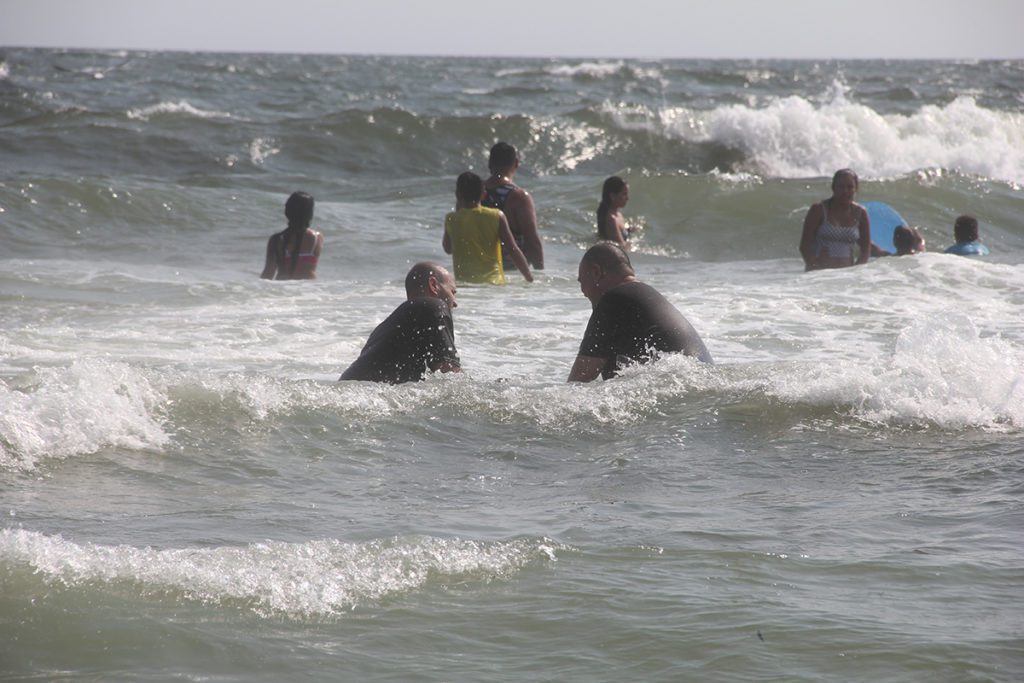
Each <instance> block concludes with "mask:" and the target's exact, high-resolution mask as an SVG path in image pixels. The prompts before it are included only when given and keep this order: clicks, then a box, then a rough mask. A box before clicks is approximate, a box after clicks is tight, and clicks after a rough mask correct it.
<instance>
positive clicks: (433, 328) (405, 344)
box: [339, 261, 461, 384]
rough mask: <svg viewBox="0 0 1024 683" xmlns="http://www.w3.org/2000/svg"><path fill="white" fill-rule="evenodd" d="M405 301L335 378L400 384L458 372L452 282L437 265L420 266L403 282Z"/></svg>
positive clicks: (449, 275) (423, 263) (411, 270)
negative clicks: (428, 374) (436, 373)
mask: <svg viewBox="0 0 1024 683" xmlns="http://www.w3.org/2000/svg"><path fill="white" fill-rule="evenodd" d="M405 295H406V297H407V301H406V302H405V303H403V304H402V305H400V306H399V307H398V308H396V309H395V310H394V312H393V313H392V314H391V315H389V316H388V317H387V319H385V320H384V322H382V323H381V324H379V325H377V327H376V329H374V331H373V332H371V333H370V338H369V339H368V340H367V341H366V345H365V346H363V350H362V352H360V354H359V358H357V359H356V360H355V362H354V363H352V365H350V366H349V367H348V369H347V370H345V372H344V373H343V374H342V375H341V377H340V378H339V379H346V380H348V379H353V380H363V381H366V382H386V383H388V384H401V383H403V382H418V381H420V380H421V379H423V378H424V376H426V374H427V373H428V372H436V371H438V370H440V371H441V372H459V371H460V370H461V367H460V363H459V354H458V352H457V351H456V350H455V328H454V325H453V323H452V311H451V309H453V308H455V307H456V305H457V304H456V303H455V280H454V279H453V278H452V274H451V273H449V272H448V270H447V269H446V268H445V267H444V266H442V265H440V264H437V263H431V262H429V261H421V262H420V263H417V264H416V265H414V266H413V267H412V268H411V269H410V270H409V273H408V275H406V277H405Z"/></svg>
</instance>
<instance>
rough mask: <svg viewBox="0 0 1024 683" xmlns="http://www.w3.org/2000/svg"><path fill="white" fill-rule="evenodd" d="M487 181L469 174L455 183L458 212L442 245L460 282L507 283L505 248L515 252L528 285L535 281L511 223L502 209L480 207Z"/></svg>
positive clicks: (447, 219) (447, 226)
mask: <svg viewBox="0 0 1024 683" xmlns="http://www.w3.org/2000/svg"><path fill="white" fill-rule="evenodd" d="M483 192H484V181H483V180H481V179H480V176H478V175H477V174H476V173H472V172H470V171H466V172H465V173H463V174H462V175H460V176H459V178H458V180H457V181H456V183H455V211H452V212H451V213H449V214H448V215H447V216H445V219H444V238H443V239H442V240H441V245H442V246H443V247H444V251H445V253H446V254H451V255H452V265H453V267H454V270H455V279H456V280H458V281H460V282H489V283H491V284H494V285H503V284H505V269H504V268H503V267H502V245H504V246H505V249H508V250H509V251H511V252H512V255H511V256H512V262H513V263H515V264H516V268H518V269H519V272H520V273H522V274H523V277H524V278H526V281H527V282H533V275H532V274H531V273H530V266H529V265H528V264H527V263H526V257H525V256H523V252H522V251H520V249H519V247H518V246H517V245H516V242H515V240H514V239H512V232H511V231H510V230H509V227H508V220H506V218H505V214H503V213H502V212H501V211H499V210H498V209H491V208H488V207H485V206H480V198H481V197H482V196H483Z"/></svg>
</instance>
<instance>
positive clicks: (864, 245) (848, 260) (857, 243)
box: [800, 168, 871, 270]
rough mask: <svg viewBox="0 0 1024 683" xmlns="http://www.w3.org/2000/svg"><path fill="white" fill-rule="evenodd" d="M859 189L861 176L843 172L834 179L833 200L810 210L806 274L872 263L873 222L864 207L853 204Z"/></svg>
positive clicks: (804, 245) (804, 243) (804, 239)
mask: <svg viewBox="0 0 1024 683" xmlns="http://www.w3.org/2000/svg"><path fill="white" fill-rule="evenodd" d="M857 186H858V182H857V174H856V173H854V172H853V171H851V170H850V169H848V168H844V169H840V170H838V171H836V173H835V175H834V176H832V196H831V197H829V198H828V199H826V200H824V201H822V202H819V203H817V204H813V205H812V206H811V208H810V209H808V211H807V217H806V218H804V230H803V234H802V235H801V236H800V255H801V256H803V258H804V267H805V270H819V269H821V268H845V267H846V266H852V265H854V264H855V263H857V264H861V263H867V262H868V257H869V256H871V221H870V219H869V218H868V212H867V211H866V210H865V209H864V207H863V206H861V205H860V204H858V203H856V202H855V201H853V198H854V196H855V195H856V194H857ZM855 254H856V258H854V256H855Z"/></svg>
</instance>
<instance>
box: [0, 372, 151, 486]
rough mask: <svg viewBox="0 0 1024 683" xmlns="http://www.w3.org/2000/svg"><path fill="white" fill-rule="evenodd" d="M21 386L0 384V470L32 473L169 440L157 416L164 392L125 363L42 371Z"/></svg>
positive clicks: (143, 374) (26, 379)
mask: <svg viewBox="0 0 1024 683" xmlns="http://www.w3.org/2000/svg"><path fill="white" fill-rule="evenodd" d="M19 385H20V386H18V387H17V388H15V387H12V386H9V385H8V384H4V383H0V469H9V470H22V471H31V470H34V469H36V468H37V467H38V466H39V465H40V464H41V463H42V462H43V461H45V460H47V459H49V458H57V459H60V458H67V457H72V456H76V455H86V454H89V453H95V452H97V451H99V450H100V449H101V448H104V447H110V446H114V447H123V448H133V449H140V448H159V447H161V446H163V445H164V444H165V443H167V441H168V440H169V438H170V437H169V436H168V435H167V434H166V433H165V432H164V429H163V426H162V419H161V417H160V407H161V405H162V404H163V403H164V401H165V396H164V393H163V391H162V390H161V389H160V388H159V387H158V386H157V385H156V384H155V383H154V382H153V381H151V380H150V379H149V378H148V377H147V376H146V374H145V373H143V372H141V371H139V370H137V369H134V368H132V367H131V366H129V365H127V364H124V363H116V362H109V361H103V360H81V361H76V362H74V363H72V364H71V365H70V366H69V367H66V368H39V369H37V370H35V371H34V373H33V374H32V376H30V377H27V378H20V379H19Z"/></svg>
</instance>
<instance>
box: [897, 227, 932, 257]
mask: <svg viewBox="0 0 1024 683" xmlns="http://www.w3.org/2000/svg"><path fill="white" fill-rule="evenodd" d="M892 243H893V246H895V247H896V255H897V256H912V255H914V254H920V253H921V252H923V251H924V235H922V234H921V231H920V230H918V229H917V228H915V227H908V226H906V225H897V226H896V227H895V228H893V231H892Z"/></svg>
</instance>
